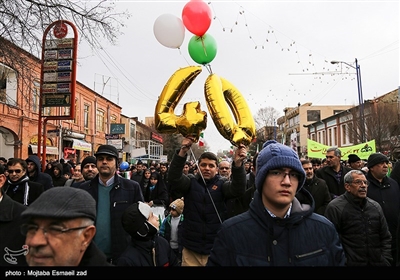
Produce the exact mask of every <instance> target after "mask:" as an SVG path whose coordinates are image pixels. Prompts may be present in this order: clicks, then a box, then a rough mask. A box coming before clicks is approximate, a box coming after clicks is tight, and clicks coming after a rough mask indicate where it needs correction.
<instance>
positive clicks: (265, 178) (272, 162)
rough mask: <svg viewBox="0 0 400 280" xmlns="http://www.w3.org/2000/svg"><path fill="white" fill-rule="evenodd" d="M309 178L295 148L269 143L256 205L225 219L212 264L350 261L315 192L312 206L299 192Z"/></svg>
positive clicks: (261, 160) (259, 164)
mask: <svg viewBox="0 0 400 280" xmlns="http://www.w3.org/2000/svg"><path fill="white" fill-rule="evenodd" d="M305 177H306V176H305V172H304V169H303V167H302V165H301V162H300V160H299V157H298V155H297V153H296V152H295V151H294V150H293V149H291V148H290V147H288V146H285V145H282V144H280V143H278V142H276V141H274V140H269V141H267V142H265V143H264V145H263V149H262V150H261V151H260V153H259V154H258V156H257V160H256V177H255V186H256V191H255V193H254V198H253V200H252V202H251V203H250V208H249V210H248V211H246V212H244V213H242V214H239V215H237V216H234V217H232V218H230V219H227V220H225V221H224V222H223V224H222V226H221V229H220V230H219V232H218V234H217V237H216V238H215V241H214V244H213V247H212V250H211V254H210V257H209V259H208V262H207V266H339V265H344V262H345V256H344V252H343V248H342V245H341V243H340V239H339V236H338V234H337V232H336V229H335V227H334V226H333V224H332V223H331V222H329V221H328V220H327V219H326V218H325V217H323V216H321V215H319V214H316V213H314V203H313V198H312V196H311V194H310V193H308V192H306V191H304V192H306V194H308V196H309V199H310V201H311V202H312V203H311V204H310V205H309V204H300V202H299V201H298V200H297V198H296V197H295V194H296V193H297V192H299V191H302V187H303V184H304V181H305ZM185 207H186V202H185ZM185 219H186V217H185Z"/></svg>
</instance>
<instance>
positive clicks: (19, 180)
mask: <svg viewBox="0 0 400 280" xmlns="http://www.w3.org/2000/svg"><path fill="white" fill-rule="evenodd" d="M27 169H28V166H27V163H26V161H25V160H23V159H20V158H13V159H11V160H9V161H8V162H7V171H8V176H7V179H8V180H7V181H6V183H5V186H4V190H5V192H6V194H7V195H8V196H10V197H11V198H12V199H14V200H15V201H18V202H19V203H22V204H23V205H27V206H28V205H29V204H31V203H32V202H34V201H35V200H36V199H37V198H38V197H39V196H40V195H41V194H42V193H43V192H44V187H43V185H42V184H40V183H37V182H32V181H30V180H29V177H28V175H27Z"/></svg>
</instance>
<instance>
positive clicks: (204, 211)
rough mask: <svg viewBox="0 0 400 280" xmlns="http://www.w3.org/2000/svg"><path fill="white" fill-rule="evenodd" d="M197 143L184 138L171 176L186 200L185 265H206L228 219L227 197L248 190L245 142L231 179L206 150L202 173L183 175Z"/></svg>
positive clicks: (201, 161) (236, 156) (175, 188)
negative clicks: (193, 145)
mask: <svg viewBox="0 0 400 280" xmlns="http://www.w3.org/2000/svg"><path fill="white" fill-rule="evenodd" d="M194 142H195V139H193V138H192V137H191V136H187V137H186V138H184V139H183V140H182V145H181V148H180V150H179V151H178V152H177V153H176V154H174V156H173V158H172V161H171V164H170V168H169V170H168V179H169V183H170V184H171V192H172V193H174V192H176V193H179V194H182V195H183V197H184V201H185V209H184V212H183V213H184V215H185V219H184V221H183V222H182V245H183V251H182V266H205V265H206V263H207V260H208V256H209V254H210V252H211V248H212V245H213V242H214V238H215V236H216V235H217V232H218V230H219V228H220V226H221V224H222V222H223V221H224V220H225V214H226V209H225V200H226V199H230V198H234V197H239V196H241V195H242V194H243V193H244V191H245V186H246V172H245V170H244V165H243V162H244V160H245V159H246V157H247V148H246V146H245V145H243V144H240V145H238V147H237V149H236V150H235V154H234V157H233V162H232V166H231V170H232V176H231V180H227V179H226V178H225V177H221V176H220V175H218V159H217V157H216V155H215V154H214V153H211V152H204V153H203V154H201V155H200V157H199V159H198V163H197V165H198V168H199V171H200V172H199V173H198V174H197V175H196V176H193V177H187V176H185V175H183V173H182V169H183V166H184V164H185V162H186V158H187V153H188V151H189V150H190V147H191V146H192V144H193V143H194Z"/></svg>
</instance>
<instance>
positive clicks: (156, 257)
mask: <svg viewBox="0 0 400 280" xmlns="http://www.w3.org/2000/svg"><path fill="white" fill-rule="evenodd" d="M153 249H154V251H153ZM117 266H162V267H168V266H179V262H178V259H177V257H176V255H175V253H174V251H172V249H171V248H170V246H169V244H168V241H167V240H165V238H164V237H162V236H159V235H156V236H154V238H153V239H152V240H137V239H133V238H132V241H131V243H130V244H129V246H128V247H127V248H126V250H125V251H124V252H123V253H122V255H121V257H120V258H119V259H118V262H117Z"/></svg>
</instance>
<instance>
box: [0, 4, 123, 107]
mask: <svg viewBox="0 0 400 280" xmlns="http://www.w3.org/2000/svg"><path fill="white" fill-rule="evenodd" d="M114 5H115V3H114V2H111V1H105V0H103V1H99V2H95V1H67V0H46V1H44V0H36V1H35V0H13V1H0V83H4V82H6V80H7V79H8V78H9V75H13V74H14V71H15V73H17V75H18V77H19V79H20V81H22V83H21V84H20V87H19V90H20V92H19V94H20V95H21V96H22V98H23V100H24V101H25V102H23V103H21V104H19V105H20V106H21V107H22V109H27V108H32V107H33V106H34V105H33V100H34V99H33V98H32V96H33V95H34V92H35V91H36V87H38V84H39V82H40V80H39V74H40V69H39V68H38V63H31V60H29V59H27V58H28V57H29V58H31V59H32V58H33V59H34V60H36V61H37V62H40V59H41V52H42V39H43V34H44V32H45V30H46V28H48V27H49V25H50V24H52V23H53V22H55V21H58V20H66V21H70V22H73V23H74V25H75V27H76V28H77V30H78V33H79V36H78V39H79V41H80V42H82V41H86V42H87V43H88V45H89V46H90V47H91V48H92V49H101V48H102V47H101V43H100V40H99V39H100V38H101V37H103V38H105V39H107V40H108V41H109V42H110V43H112V44H115V42H116V39H117V38H118V36H119V35H120V34H121V32H120V28H121V27H123V26H124V24H123V22H122V21H121V20H123V19H124V18H126V19H127V18H129V16H130V14H129V13H128V12H127V11H124V12H116V11H115V6H114ZM14 75H15V74H14ZM2 87H4V85H3V86H2V85H0V90H1V89H2ZM3 91H4V90H3ZM0 98H1V101H2V102H6V103H7V104H10V105H16V104H17V101H16V99H15V98H14V97H10V96H7V95H6V94H5V93H4V92H0ZM14 99H15V100H14Z"/></svg>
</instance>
